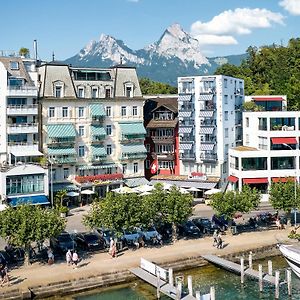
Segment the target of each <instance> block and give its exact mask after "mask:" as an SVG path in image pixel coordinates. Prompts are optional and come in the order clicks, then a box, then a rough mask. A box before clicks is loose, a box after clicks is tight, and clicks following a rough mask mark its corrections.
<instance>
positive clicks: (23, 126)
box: [8, 123, 38, 134]
mask: <svg viewBox="0 0 300 300" xmlns="http://www.w3.org/2000/svg"><path fill="white" fill-rule="evenodd" d="M37 132H38V123H19V124H17V123H15V124H9V125H8V133H11V134H13V133H37Z"/></svg>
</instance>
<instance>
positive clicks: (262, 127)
mask: <svg viewBox="0 0 300 300" xmlns="http://www.w3.org/2000/svg"><path fill="white" fill-rule="evenodd" d="M251 98H252V101H255V102H256V104H259V105H260V106H263V109H265V111H258V112H244V113H243V140H244V146H240V147H236V148H233V149H230V150H229V160H230V169H229V173H230V176H229V177H228V180H229V189H239V190H241V188H242V186H243V184H248V185H250V186H251V187H256V188H257V189H259V190H260V191H261V192H262V193H263V194H267V193H268V190H269V188H270V184H271V183H272V182H273V181H275V182H276V181H278V180H281V181H284V180H286V178H287V177H292V178H296V180H297V181H298V180H299V175H300V172H299V159H300V152H299V138H300V114H299V112H298V111H286V97H285V96H263V97H262V96H252V97H251ZM262 102H264V103H265V105H263V104H262Z"/></svg>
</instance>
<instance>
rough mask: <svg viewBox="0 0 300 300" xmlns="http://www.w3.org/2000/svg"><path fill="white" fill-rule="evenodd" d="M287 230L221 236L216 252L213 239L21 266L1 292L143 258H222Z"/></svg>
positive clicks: (274, 238)
mask: <svg viewBox="0 0 300 300" xmlns="http://www.w3.org/2000/svg"><path fill="white" fill-rule="evenodd" d="M287 234H288V230H282V231H278V230H269V231H261V232H249V233H243V234H239V235H236V236H224V242H225V245H226V247H225V248H224V249H216V248H215V247H213V246H212V237H205V238H199V239H196V240H179V241H178V242H176V243H175V244H172V245H166V246H163V247H161V248H140V249H138V250H128V251H125V252H123V253H120V255H119V256H118V257H117V258H114V259H112V258H110V256H109V255H108V253H94V254H91V255H89V256H87V257H83V260H82V261H81V262H80V264H79V266H78V269H73V268H72V266H67V264H66V263H65V262H64V261H58V262H56V263H55V264H54V265H51V266H49V265H47V264H45V263H34V264H32V265H30V266H21V267H18V268H16V269H13V270H11V272H10V276H11V277H12V283H11V285H10V286H3V287H2V288H0V291H1V289H2V290H7V289H16V288H20V289H23V288H28V287H32V286H38V285H40V286H44V285H48V284H50V283H55V282H62V281H72V280H76V279H80V278H85V277H91V276H96V275H101V274H107V273H110V272H121V271H124V270H128V269H129V268H132V267H137V266H138V265H139V263H140V258H141V257H144V258H146V259H148V260H151V261H154V262H155V263H157V264H163V263H168V262H175V261H176V260H182V259H189V258H192V257H198V256H200V255H202V254H217V255H225V254H230V253H235V252H239V251H247V250H250V249H255V248H260V247H263V246H269V245H273V244H276V243H278V242H284V240H286V239H287Z"/></svg>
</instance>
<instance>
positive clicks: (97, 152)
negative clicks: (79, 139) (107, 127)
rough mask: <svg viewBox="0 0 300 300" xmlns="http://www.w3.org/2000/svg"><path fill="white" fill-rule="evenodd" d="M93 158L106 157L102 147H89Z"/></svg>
mask: <svg viewBox="0 0 300 300" xmlns="http://www.w3.org/2000/svg"><path fill="white" fill-rule="evenodd" d="M91 150H92V155H93V156H106V155H107V153H106V150H105V148H104V147H103V146H91Z"/></svg>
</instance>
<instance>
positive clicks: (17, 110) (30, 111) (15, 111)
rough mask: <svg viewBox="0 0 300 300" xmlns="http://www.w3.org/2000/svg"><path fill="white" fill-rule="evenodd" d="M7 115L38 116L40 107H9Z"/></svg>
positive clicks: (33, 105) (31, 105)
mask: <svg viewBox="0 0 300 300" xmlns="http://www.w3.org/2000/svg"><path fill="white" fill-rule="evenodd" d="M6 113H7V115H11V116H15V115H16V116H21V115H37V114H38V105H37V104H27V105H25V104H24V105H8V106H7V110H6Z"/></svg>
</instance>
